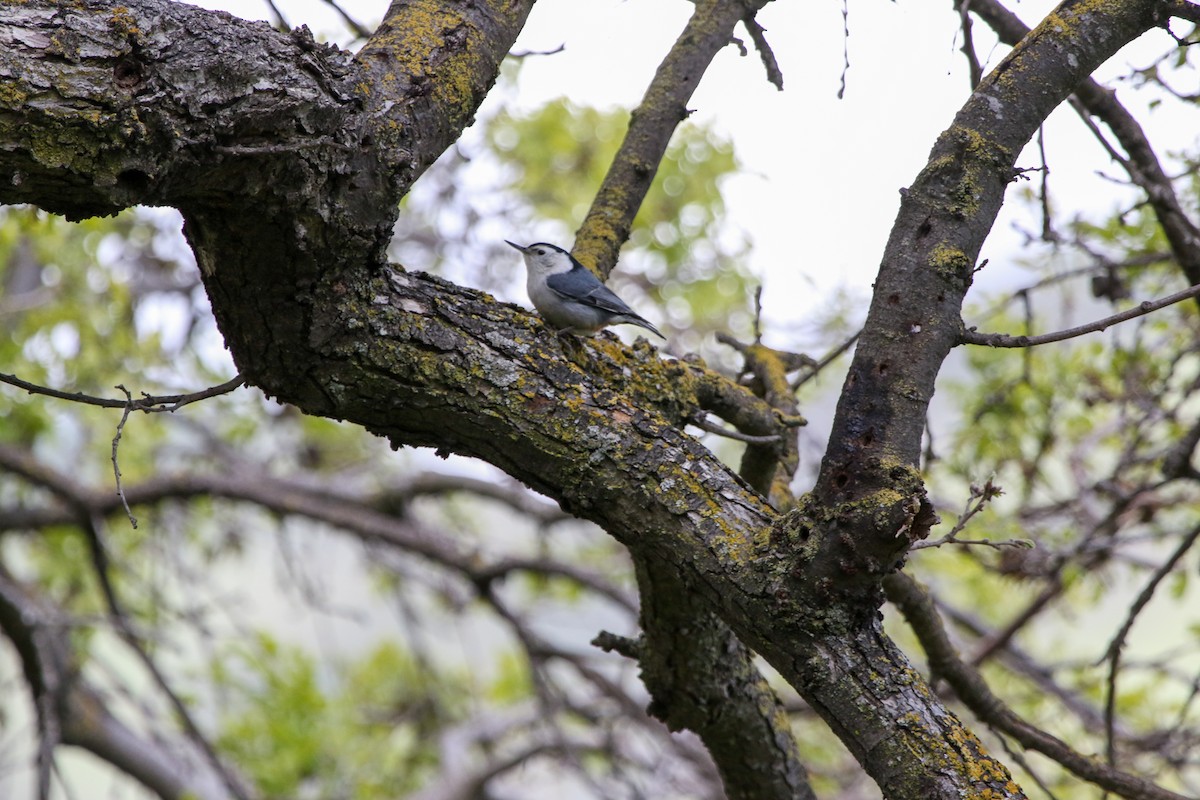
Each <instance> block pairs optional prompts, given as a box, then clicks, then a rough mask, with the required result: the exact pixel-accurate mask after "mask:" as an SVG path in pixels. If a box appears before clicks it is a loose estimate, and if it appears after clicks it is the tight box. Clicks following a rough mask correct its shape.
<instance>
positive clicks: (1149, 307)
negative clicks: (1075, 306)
mask: <svg viewBox="0 0 1200 800" xmlns="http://www.w3.org/2000/svg"><path fill="white" fill-rule="evenodd" d="M1197 295H1200V283H1198V284H1196V285H1195V286H1189V287H1188V288H1186V289H1184V290H1183V291H1181V292H1176V293H1175V294H1172V295H1168V296H1167V297H1163V298H1160V299H1158V300H1146V301H1143V302H1141V303H1138V304H1137V305H1136V306H1134V307H1133V308H1130V309H1126V310H1125V311H1122V312H1120V313H1119V314H1113V315H1112V316H1109V317H1104V318H1103V319H1098V320H1095V321H1094V322H1089V323H1087V324H1086V325H1080V326H1078V327H1075V328H1068V329H1066V330H1062V331H1056V332H1055V333H1044V334H1042V335H1040V336H1012V335H1010V334H1007V333H978V332H977V331H976V330H975V329H974V328H968V329H967V330H965V331H963V332H962V333H961V334H960V335H959V338H958V341H959V343H960V344H980V345H986V346H988V347H1035V346H1037V345H1039V344H1050V343H1051V342H1061V341H1065V340H1067V339H1074V338H1076V337H1078V336H1084V335H1086V334H1089V333H1095V332H1097V331H1102V330H1104V329H1105V328H1108V327H1110V326H1112V325H1116V324H1117V323H1118V322H1125V321H1127V320H1131V319H1135V318H1137V317H1141V316H1145V315H1146V314H1149V313H1151V312H1154V311H1158V310H1159V309H1160V308H1166V307H1167V306H1170V305H1174V304H1175V303H1179V302H1181V301H1183V300H1187V299H1188V298H1191V297H1196V296H1197Z"/></svg>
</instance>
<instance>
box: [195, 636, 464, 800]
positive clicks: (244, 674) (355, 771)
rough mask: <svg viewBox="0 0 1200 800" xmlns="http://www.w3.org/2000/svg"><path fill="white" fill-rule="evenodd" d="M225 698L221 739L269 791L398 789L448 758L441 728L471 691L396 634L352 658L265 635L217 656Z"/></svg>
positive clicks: (374, 793)
mask: <svg viewBox="0 0 1200 800" xmlns="http://www.w3.org/2000/svg"><path fill="white" fill-rule="evenodd" d="M213 679H214V683H215V685H216V687H217V690H218V691H220V692H221V693H222V696H223V697H224V698H225V701H226V705H225V706H224V707H223V711H222V714H223V717H224V721H223V724H222V731H223V733H222V734H221V737H220V739H219V742H218V743H219V745H220V746H221V747H222V749H224V750H225V752H227V753H229V754H231V755H233V756H234V758H235V759H236V761H237V763H239V764H243V765H245V766H246V768H247V771H248V774H249V775H250V776H251V777H252V779H253V780H254V782H255V783H256V784H257V785H258V786H259V787H260V788H261V789H262V790H263V792H264V794H265V795H266V796H268V797H279V798H284V797H288V798H294V797H353V798H360V799H361V800H370V798H392V797H396V796H397V795H398V794H402V793H406V792H411V791H413V790H415V789H417V788H419V787H420V786H421V784H422V783H423V782H424V781H425V780H427V779H428V778H429V776H430V774H431V773H432V772H433V771H434V770H436V767H437V764H438V754H437V735H438V732H439V731H441V730H442V729H444V728H445V727H447V726H448V725H450V724H452V723H453V722H455V721H456V720H459V719H461V716H462V711H463V710H464V701H465V693H464V692H465V690H466V689H467V688H468V687H467V686H464V685H462V684H461V682H457V681H456V680H455V679H454V678H453V677H452V673H451V672H450V671H446V670H431V669H429V665H427V664H422V663H419V662H418V661H416V660H414V659H413V658H412V657H411V656H410V655H408V654H407V653H405V652H404V651H403V650H402V649H400V648H399V647H398V646H397V645H395V644H393V643H388V642H385V643H381V644H379V645H377V646H376V647H375V648H374V649H373V650H371V651H369V652H367V653H366V654H364V655H363V656H362V657H361V659H359V660H357V661H354V662H351V663H340V662H338V661H336V660H335V661H334V662H333V663H329V662H328V661H326V662H324V663H321V662H318V661H317V660H316V659H315V658H314V657H313V656H312V655H311V654H309V653H308V652H306V651H304V650H301V649H299V648H297V647H294V646H289V645H285V644H282V643H280V642H278V641H276V640H274V639H273V638H271V637H270V636H268V635H267V634H259V635H258V636H257V637H256V638H255V639H254V640H253V641H251V642H250V643H248V644H246V645H241V646H238V647H237V648H236V649H235V650H234V652H233V653H231V654H227V655H226V656H224V657H222V658H219V659H217V660H215V661H214V662H213Z"/></svg>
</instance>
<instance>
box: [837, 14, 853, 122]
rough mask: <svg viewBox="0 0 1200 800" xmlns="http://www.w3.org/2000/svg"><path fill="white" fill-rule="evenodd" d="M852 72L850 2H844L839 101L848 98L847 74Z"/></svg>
mask: <svg viewBox="0 0 1200 800" xmlns="http://www.w3.org/2000/svg"><path fill="white" fill-rule="evenodd" d="M849 71H850V0H842V77H841V82H840V83H839V84H838V90H837V99H838V100H841V99H843V98H844V97H845V96H846V73H848V72H849Z"/></svg>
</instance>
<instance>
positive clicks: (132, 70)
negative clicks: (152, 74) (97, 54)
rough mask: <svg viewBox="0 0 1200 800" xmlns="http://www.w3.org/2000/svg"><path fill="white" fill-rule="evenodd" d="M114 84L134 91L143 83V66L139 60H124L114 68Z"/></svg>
mask: <svg viewBox="0 0 1200 800" xmlns="http://www.w3.org/2000/svg"><path fill="white" fill-rule="evenodd" d="M113 82H114V83H116V84H117V86H120V87H121V88H122V89H132V88H133V87H134V86H137V85H138V84H139V83H141V82H142V65H141V63H140V62H139V61H138V60H137V59H133V58H122V59H121V60H120V61H118V62H117V64H116V66H114V67H113Z"/></svg>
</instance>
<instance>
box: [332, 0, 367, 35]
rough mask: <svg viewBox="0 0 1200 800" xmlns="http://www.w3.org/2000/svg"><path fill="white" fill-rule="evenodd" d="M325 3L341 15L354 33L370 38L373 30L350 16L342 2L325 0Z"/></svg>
mask: <svg viewBox="0 0 1200 800" xmlns="http://www.w3.org/2000/svg"><path fill="white" fill-rule="evenodd" d="M324 3H325V5H327V6H329V7H330V8H332V9H333V10H334V11H336V12H337V13H338V14H339V15H340V16H341V18H342V21H343V22H345V23H346V27H348V28H349V29H350V30H352V31H354V35H355V36H357V37H358V38H359V39H369V38H370V37H371V33H372V32H371V31H370V30H368V29H367V26H366V25H363V24H362V23H361V22H359V21H358V20H356V19H355V18H354V17H352V16H350V14H349V13H348V12H347V11H346V9H344V8H342V4H341V3H338V2H336V0H324Z"/></svg>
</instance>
